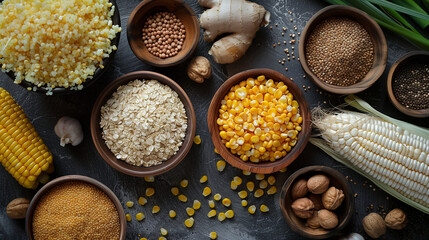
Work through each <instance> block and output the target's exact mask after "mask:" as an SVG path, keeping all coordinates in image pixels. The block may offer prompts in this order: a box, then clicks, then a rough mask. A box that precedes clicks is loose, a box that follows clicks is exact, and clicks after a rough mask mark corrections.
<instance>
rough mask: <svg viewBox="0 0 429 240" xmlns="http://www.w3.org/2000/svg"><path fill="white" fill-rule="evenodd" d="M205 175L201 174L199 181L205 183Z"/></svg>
mask: <svg viewBox="0 0 429 240" xmlns="http://www.w3.org/2000/svg"><path fill="white" fill-rule="evenodd" d="M207 179H208V178H207V176H206V175H204V176H202V177H201V178H200V183H205V182H207Z"/></svg>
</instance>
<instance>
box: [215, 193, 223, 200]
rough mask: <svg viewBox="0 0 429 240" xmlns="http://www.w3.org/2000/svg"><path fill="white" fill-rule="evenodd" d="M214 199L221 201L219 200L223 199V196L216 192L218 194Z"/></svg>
mask: <svg viewBox="0 0 429 240" xmlns="http://www.w3.org/2000/svg"><path fill="white" fill-rule="evenodd" d="M213 199H214V200H216V201H219V200H221V199H222V196H221V195H220V194H219V193H216V194H215V195H214V196H213Z"/></svg>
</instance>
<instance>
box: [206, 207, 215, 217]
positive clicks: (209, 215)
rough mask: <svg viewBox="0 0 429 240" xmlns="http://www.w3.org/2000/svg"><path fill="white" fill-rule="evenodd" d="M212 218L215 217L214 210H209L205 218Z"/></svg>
mask: <svg viewBox="0 0 429 240" xmlns="http://www.w3.org/2000/svg"><path fill="white" fill-rule="evenodd" d="M214 216H216V210H214V209H213V210H210V212H209V213H207V217H209V218H212V217H214Z"/></svg>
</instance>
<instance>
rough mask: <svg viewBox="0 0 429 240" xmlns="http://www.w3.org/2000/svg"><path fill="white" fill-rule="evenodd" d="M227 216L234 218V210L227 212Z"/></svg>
mask: <svg viewBox="0 0 429 240" xmlns="http://www.w3.org/2000/svg"><path fill="white" fill-rule="evenodd" d="M225 216H226V217H227V218H233V217H234V211H232V210H231V209H230V210H228V211H226V212H225Z"/></svg>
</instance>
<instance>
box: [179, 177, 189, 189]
mask: <svg viewBox="0 0 429 240" xmlns="http://www.w3.org/2000/svg"><path fill="white" fill-rule="evenodd" d="M188 184H189V181H188V180H187V179H183V180H182V181H180V186H181V187H182V188H185V187H187V186H188Z"/></svg>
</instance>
